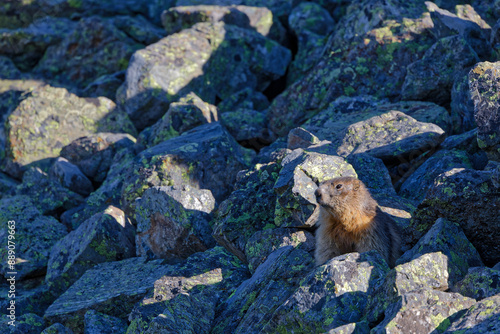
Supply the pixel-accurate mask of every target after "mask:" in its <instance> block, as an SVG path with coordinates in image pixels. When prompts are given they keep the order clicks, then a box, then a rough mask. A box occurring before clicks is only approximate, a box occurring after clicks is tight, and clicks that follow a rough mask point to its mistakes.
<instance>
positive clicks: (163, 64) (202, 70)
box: [117, 22, 291, 129]
mask: <svg viewBox="0 0 500 334" xmlns="http://www.w3.org/2000/svg"><path fill="white" fill-rule="evenodd" d="M290 59H291V53H290V51H289V50H288V49H285V48H284V47H282V46H281V45H279V44H278V43H276V42H274V41H272V40H269V39H267V38H265V37H263V36H262V35H260V34H259V33H257V32H255V31H250V30H248V29H243V28H240V27H237V26H233V25H226V24H224V23H222V22H216V23H204V22H202V23H197V24H195V25H194V26H193V27H192V28H189V29H186V30H183V31H181V32H179V33H177V34H173V35H170V36H167V37H165V38H164V39H161V40H160V41H159V42H157V43H155V44H152V45H150V46H148V47H147V48H145V49H143V50H140V51H137V52H136V53H135V54H134V55H133V56H132V58H131V59H130V66H129V67H128V69H127V76H126V80H125V84H124V85H123V86H122V87H121V88H120V90H119V92H118V95H117V97H118V100H119V101H120V104H122V105H123V107H124V108H125V110H126V112H127V113H128V114H129V115H130V117H131V119H132V120H133V121H134V124H135V125H136V127H137V128H138V129H143V128H145V127H146V126H149V125H152V124H153V123H154V122H156V121H157V120H158V119H159V118H160V117H161V116H162V115H163V114H164V113H165V111H166V110H167V109H168V106H169V104H170V103H172V102H175V101H177V100H178V99H179V98H180V97H182V96H184V95H186V94H187V93H189V92H191V91H192V92H194V93H195V94H196V95H198V96H199V97H200V98H201V99H203V101H206V102H208V103H214V102H215V100H216V97H217V98H219V99H225V98H227V97H229V96H231V95H232V94H233V93H236V92H238V91H240V90H241V89H243V88H246V87H250V88H251V89H255V90H258V91H263V90H264V89H266V88H267V87H268V85H269V84H270V83H271V81H273V80H275V79H277V78H279V77H280V76H282V75H284V74H285V70H286V67H287V65H288V63H289V62H290Z"/></svg>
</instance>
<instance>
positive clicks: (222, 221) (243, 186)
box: [213, 163, 279, 262]
mask: <svg viewBox="0 0 500 334" xmlns="http://www.w3.org/2000/svg"><path fill="white" fill-rule="evenodd" d="M278 171H279V166H278V165H277V164H275V163H270V164H264V165H256V166H255V167H254V168H253V169H251V170H248V171H245V172H242V173H241V174H240V176H239V178H238V180H237V182H236V184H235V190H234V191H233V192H232V193H231V194H230V195H229V197H228V198H227V199H226V200H224V201H223V202H222V203H221V204H220V205H219V207H218V209H217V211H216V212H215V215H214V222H213V237H214V239H215V240H217V242H218V243H219V244H220V245H222V246H224V247H225V248H226V249H227V250H229V251H230V252H231V253H233V254H235V255H236V256H237V257H238V258H239V259H241V260H242V261H245V262H246V261H247V258H246V256H245V245H246V244H247V242H248V240H249V238H250V237H251V236H252V235H254V233H255V232H257V231H261V230H264V229H269V228H274V227H276V226H275V225H274V207H275V203H276V194H275V193H274V191H273V186H274V184H275V182H276V179H277V176H278Z"/></svg>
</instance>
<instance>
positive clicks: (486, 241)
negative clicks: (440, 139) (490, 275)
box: [407, 168, 500, 266]
mask: <svg viewBox="0 0 500 334" xmlns="http://www.w3.org/2000/svg"><path fill="white" fill-rule="evenodd" d="M492 173H493V172H492V171H476V170H472V169H463V168H456V169H451V170H449V171H447V172H445V173H443V174H441V175H440V176H438V177H437V178H436V180H435V181H434V184H433V185H432V186H431V187H430V188H429V190H428V191H427V194H426V196H425V199H424V201H423V202H422V203H421V204H420V205H419V206H418V208H417V211H416V212H415V215H414V217H413V219H412V222H411V225H410V226H409V229H408V230H407V232H408V234H407V238H408V240H412V243H415V242H416V241H417V240H418V239H419V238H420V237H421V236H422V235H423V234H424V233H425V232H426V231H428V230H429V228H430V227H431V226H432V224H433V222H435V221H436V219H437V218H439V217H443V218H445V219H447V220H449V221H451V222H454V223H458V224H459V225H460V227H461V228H462V230H463V232H464V233H465V235H466V236H467V238H468V239H469V240H470V241H471V242H472V244H473V245H474V247H475V248H476V249H477V250H478V252H479V254H480V255H481V258H482V259H483V260H484V262H485V264H486V265H489V266H493V265H494V264H496V263H497V262H498V261H499V260H500V257H499V256H498V254H499V252H498V247H499V245H500V243H499V242H498V240H499V238H500V236H499V232H498V228H497V227H498V224H499V218H498V215H497V214H496V213H494V210H492V208H495V207H497V206H499V205H500V203H499V200H500V199H499V197H498V195H497V188H496V187H495V186H494V184H493V180H492V178H491V175H492ZM460 254H461V253H460ZM476 266H477V265H476Z"/></svg>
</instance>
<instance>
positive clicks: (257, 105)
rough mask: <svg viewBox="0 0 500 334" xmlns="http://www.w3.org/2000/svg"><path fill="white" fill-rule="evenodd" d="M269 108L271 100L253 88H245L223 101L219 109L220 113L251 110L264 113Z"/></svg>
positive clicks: (218, 106)
mask: <svg viewBox="0 0 500 334" xmlns="http://www.w3.org/2000/svg"><path fill="white" fill-rule="evenodd" d="M268 107H269V100H268V99H267V97H266V96H265V95H264V94H262V93H261V92H257V91H255V90H252V89H251V88H248V87H247V88H243V89H242V90H240V91H239V92H236V93H234V94H233V95H231V96H229V97H227V98H226V99H224V100H223V101H221V102H220V103H219V104H218V105H217V108H218V109H219V112H221V113H224V112H226V111H235V110H238V109H251V110H257V111H262V110H265V109H267V108H268Z"/></svg>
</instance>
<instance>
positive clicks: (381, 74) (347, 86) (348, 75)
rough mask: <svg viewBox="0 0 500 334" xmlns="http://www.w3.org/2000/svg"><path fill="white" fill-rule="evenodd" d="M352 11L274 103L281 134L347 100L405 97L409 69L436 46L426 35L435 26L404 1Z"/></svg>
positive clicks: (355, 6) (369, 0) (274, 125)
mask: <svg viewBox="0 0 500 334" xmlns="http://www.w3.org/2000/svg"><path fill="white" fill-rule="evenodd" d="M387 7H388V8H387ZM416 8H418V6H415V7H414V8H411V10H415V9H416ZM365 10H366V11H367V12H368V13H370V14H369V17H367V14H365ZM346 11H347V13H348V14H347V15H345V20H340V21H339V22H338V23H337V25H336V26H335V29H334V31H335V34H334V35H333V36H332V37H331V38H329V40H328V42H327V45H326V46H325V49H324V51H323V55H322V56H321V58H320V59H319V60H318V62H317V63H316V65H315V66H314V67H313V68H312V69H311V70H309V71H308V72H307V74H306V75H305V76H304V77H302V78H301V79H300V80H298V81H296V82H294V83H293V84H292V85H290V86H289V87H288V88H286V89H285V91H284V92H283V93H281V94H280V95H279V96H277V97H276V98H275V99H274V101H273V102H272V103H271V106H270V108H269V120H270V122H269V127H270V129H271V130H272V131H273V132H275V133H276V134H277V135H279V136H285V135H286V134H287V133H288V131H289V130H290V129H292V128H294V127H297V126H299V125H301V124H302V123H304V122H305V121H306V120H307V119H309V118H311V117H312V116H314V115H315V114H317V113H318V112H319V111H321V110H322V109H324V108H325V107H327V106H328V104H329V103H330V102H332V101H334V100H335V99H336V98H338V97H340V96H342V95H345V96H354V95H375V96H377V97H387V98H394V99H395V98H397V97H399V96H400V93H401V87H402V83H403V81H404V78H405V76H406V68H407V66H408V65H409V64H411V63H413V62H414V61H416V60H419V59H420V58H421V57H422V56H423V54H424V52H425V50H427V48H429V47H430V46H431V45H432V44H434V42H435V40H434V39H433V38H432V37H431V36H430V35H429V34H425V33H424V32H425V31H426V29H427V28H428V27H430V26H432V22H431V21H430V20H429V19H428V18H426V17H425V16H424V15H423V16H421V17H419V15H421V13H422V12H420V13H413V14H411V13H409V14H408V13H405V11H410V10H409V9H408V6H405V5H402V4H400V3H399V1H396V2H391V3H390V4H386V3H382V2H380V1H376V0H364V1H362V2H361V3H359V2H356V3H352V4H351V6H350V7H349V8H348V9H346ZM408 15H410V16H408ZM358 16H360V17H361V16H362V18H360V17H358ZM381 16H382V17H381ZM383 16H386V18H385V20H386V21H382V20H384V18H383ZM389 17H390V18H389ZM409 17H419V18H417V19H410V18H409ZM359 20H361V21H359ZM358 21H359V22H363V24H358ZM382 22H383V23H382ZM372 24H373V25H372ZM350 29H358V30H359V31H356V32H354V31H352V32H351V31H348V30H350ZM365 29H366V30H365ZM356 35H357V36H356ZM313 133H314V131H313Z"/></svg>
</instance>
